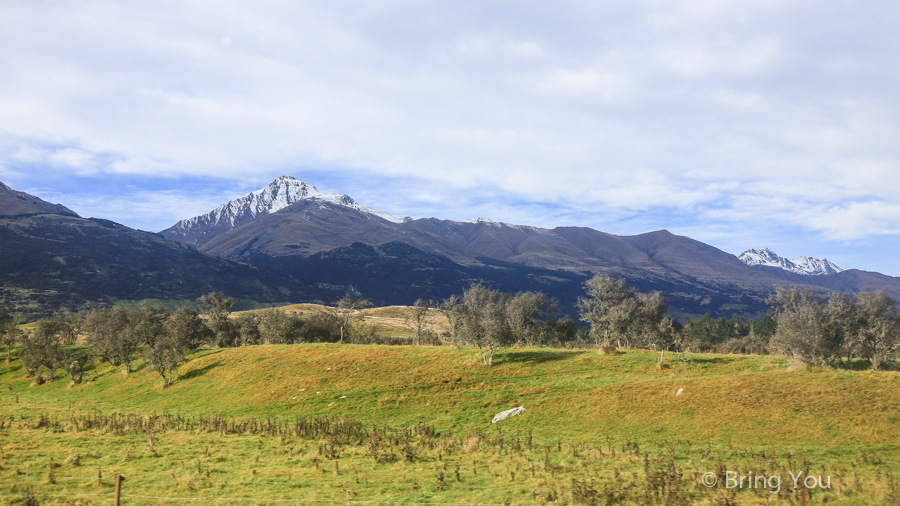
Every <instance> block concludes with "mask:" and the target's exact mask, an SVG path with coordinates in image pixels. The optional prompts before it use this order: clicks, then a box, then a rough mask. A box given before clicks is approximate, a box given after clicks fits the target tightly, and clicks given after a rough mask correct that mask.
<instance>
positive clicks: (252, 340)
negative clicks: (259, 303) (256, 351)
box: [234, 313, 263, 346]
mask: <svg viewBox="0 0 900 506" xmlns="http://www.w3.org/2000/svg"><path fill="white" fill-rule="evenodd" d="M261 324H262V317H261V316H260V315H258V314H256V313H241V314H240V315H238V317H237V318H235V319H234V328H235V330H237V335H238V342H237V345H238V346H253V345H256V344H260V343H261V342H263V339H262V333H261V332H260V326H261Z"/></svg>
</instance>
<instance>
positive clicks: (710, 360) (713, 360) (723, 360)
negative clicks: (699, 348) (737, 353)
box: [685, 357, 735, 364]
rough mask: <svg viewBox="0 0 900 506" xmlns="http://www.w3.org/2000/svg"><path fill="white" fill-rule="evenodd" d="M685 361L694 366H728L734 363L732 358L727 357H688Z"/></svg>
mask: <svg viewBox="0 0 900 506" xmlns="http://www.w3.org/2000/svg"><path fill="white" fill-rule="evenodd" d="M685 361H687V362H692V363H694V364H730V363H732V362H734V361H735V359H733V358H727V357H689V358H686V359H685Z"/></svg>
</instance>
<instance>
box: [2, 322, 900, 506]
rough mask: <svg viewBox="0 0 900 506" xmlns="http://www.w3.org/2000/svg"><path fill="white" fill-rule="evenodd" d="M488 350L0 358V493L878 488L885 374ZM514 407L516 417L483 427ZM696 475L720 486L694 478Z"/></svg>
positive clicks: (899, 450)
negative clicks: (35, 371)
mask: <svg viewBox="0 0 900 506" xmlns="http://www.w3.org/2000/svg"><path fill="white" fill-rule="evenodd" d="M296 309H309V308H305V307H298V308H296ZM382 311H383V310H382ZM499 358H500V360H499V362H498V363H497V364H496V365H494V366H493V367H486V366H484V365H482V364H481V363H480V359H479V357H478V356H477V354H476V353H474V352H471V351H464V350H456V349H450V348H440V347H411V346H406V347H388V346H355V345H335V344H329V345H325V344H320V345H292V346H252V347H244V348H236V349H225V350H221V349H216V350H203V351H200V352H198V353H196V354H195V355H193V356H192V357H191V360H190V362H188V363H187V364H186V365H185V366H183V367H182V369H181V371H180V378H179V379H178V380H177V381H176V382H175V383H174V384H173V385H172V386H170V387H169V388H166V389H162V388H160V381H159V379H158V377H157V376H156V374H155V373H153V372H152V371H149V370H148V369H147V368H146V367H142V368H141V369H139V370H138V371H137V372H134V373H132V374H130V375H128V376H127V377H126V376H123V375H122V374H121V372H120V371H118V370H111V369H109V368H108V367H107V366H100V367H98V368H96V369H94V370H92V371H90V372H89V375H90V379H89V380H88V381H86V382H85V383H83V384H80V385H69V384H68V381H67V380H65V379H63V378H61V377H59V376H58V377H57V379H56V380H55V381H53V382H52V383H49V384H44V385H40V386H34V385H32V386H29V383H30V380H29V379H27V378H25V377H23V375H22V374H21V370H20V363H19V361H18V360H15V361H13V362H12V363H11V364H7V363H0V381H2V382H3V383H4V384H6V385H8V389H4V392H3V394H2V396H0V420H2V425H0V430H2V434H3V435H4V436H5V438H4V439H5V441H6V443H5V444H4V445H3V468H0V502H2V503H4V504H12V503H16V504H18V503H19V502H21V500H24V498H26V497H28V496H29V494H30V495H31V496H32V497H34V498H36V499H38V500H40V501H41V504H65V503H66V502H65V501H66V500H67V499H68V498H72V497H79V498H82V499H84V500H87V499H91V500H93V499H96V500H98V501H100V500H103V499H101V498H102V497H104V496H105V497H107V498H108V497H109V495H108V494H110V493H111V492H112V490H113V488H112V487H113V482H112V481H111V479H110V478H111V477H112V476H114V475H115V474H122V475H124V476H125V477H126V481H125V486H124V491H125V499H126V503H128V502H127V501H132V502H134V501H138V502H141V503H149V504H181V503H184V502H188V501H194V500H203V499H206V500H216V501H217V504H221V503H226V504H232V503H234V504H245V503H246V501H248V500H252V501H257V502H260V503H266V502H269V501H301V502H310V501H312V502H329V503H330V502H350V503H354V502H356V501H375V502H390V503H394V502H411V501H412V502H416V503H421V504H446V503H454V504H461V503H463V504H464V503H467V504H475V503H478V504H503V503H511V504H512V503H515V504H542V503H543V504H546V503H559V504H594V503H596V500H597V499H601V500H602V502H601V503H607V504H707V505H711V504H722V502H721V501H722V500H725V499H727V500H728V501H729V502H728V504H741V505H748V504H756V505H762V504H770V501H771V500H772V499H773V498H776V496H775V495H770V494H778V495H777V498H778V499H783V500H786V501H791V502H793V503H794V504H799V499H800V498H799V493H800V491H799V490H798V489H796V488H794V487H793V486H791V482H790V481H789V480H790V478H789V473H790V472H793V473H795V474H796V473H797V472H799V471H801V470H802V471H803V472H804V473H806V474H809V475H816V476H823V477H828V478H829V480H830V483H831V484H832V488H831V489H828V490H824V491H823V490H812V491H810V498H811V500H813V504H819V503H821V502H822V501H823V500H826V501H827V502H828V503H829V504H846V505H863V504H876V503H877V504H890V503H891V501H895V500H896V499H897V495H896V493H895V481H894V478H893V477H894V476H897V475H898V474H900V465H898V460H900V447H898V446H897V444H896V442H897V440H898V439H900V419H898V417H897V415H896V413H897V411H898V409H900V388H898V386H900V373H897V372H893V373H871V372H855V371H846V370H845V371H792V370H788V369H786V368H785V365H784V362H783V361H782V360H781V359H778V358H773V357H760V356H726V355H694V356H691V357H688V358H689V359H690V360H688V361H680V360H674V359H673V358H674V357H671V356H670V357H669V361H670V363H671V364H672V366H671V367H670V368H669V369H665V370H659V369H657V368H656V366H655V364H656V361H657V359H658V356H657V355H656V354H655V353H651V352H645V351H626V352H625V353H623V354H621V355H616V356H608V355H606V356H604V355H598V354H597V353H596V352H595V351H571V350H559V349H538V350H535V349H517V350H506V351H505V352H504V353H503V354H502V355H501V357H499ZM682 389H683V390H682ZM679 390H681V395H678V393H679ZM515 406H524V407H525V412H524V414H523V415H521V416H518V417H515V418H510V419H509V420H506V421H503V422H501V423H500V424H497V425H492V424H491V418H492V417H493V416H494V414H496V413H498V412H499V411H501V410H505V409H508V408H511V407H515ZM732 469H736V470H738V471H737V472H741V473H743V474H746V473H747V470H748V469H753V470H757V472H759V473H766V474H770V475H778V476H781V477H782V478H781V481H780V483H779V487H778V489H777V490H775V489H774V487H772V488H771V489H766V488H763V489H762V490H759V489H758V488H757V490H739V491H735V490H728V489H726V488H725V487H724V486H723V485H722V484H723V483H724V480H725V476H724V473H725V471H726V470H732ZM713 470H717V472H718V473H720V474H721V475H722V476H721V478H722V481H721V482H720V484H719V485H717V486H716V487H715V488H707V487H706V486H704V485H703V483H704V482H702V481H701V479H705V478H703V477H704V476H706V475H707V474H709V472H710V471H713ZM98 473H99V475H100V478H99V479H98ZM704 473H705V474H704ZM29 487H31V488H29ZM666 497H678V498H679V500H678V501H677V502H672V500H670V499H665V498H666ZM592 498H593V500H592ZM17 500H18V501H19V502H16V501H17Z"/></svg>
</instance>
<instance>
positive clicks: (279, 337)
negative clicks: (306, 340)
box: [259, 309, 303, 344]
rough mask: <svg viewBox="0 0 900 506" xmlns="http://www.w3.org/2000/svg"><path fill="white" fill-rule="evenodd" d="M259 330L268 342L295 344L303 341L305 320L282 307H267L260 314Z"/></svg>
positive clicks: (262, 339) (263, 340)
mask: <svg viewBox="0 0 900 506" xmlns="http://www.w3.org/2000/svg"><path fill="white" fill-rule="evenodd" d="M259 332H260V339H261V341H262V342H264V343H266V344H293V343H296V342H300V341H303V320H301V319H300V318H298V317H297V316H294V315H293V314H288V313H286V312H284V311H283V310H281V309H267V310H266V311H263V312H262V314H261V315H260V320H259Z"/></svg>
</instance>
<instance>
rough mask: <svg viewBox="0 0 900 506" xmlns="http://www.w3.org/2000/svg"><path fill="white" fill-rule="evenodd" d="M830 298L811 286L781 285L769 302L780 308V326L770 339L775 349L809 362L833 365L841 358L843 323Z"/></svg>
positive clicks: (795, 358) (798, 359) (793, 357)
mask: <svg viewBox="0 0 900 506" xmlns="http://www.w3.org/2000/svg"><path fill="white" fill-rule="evenodd" d="M826 302H827V298H826V297H823V296H821V295H819V294H817V293H814V292H811V291H809V290H802V289H799V288H778V289H777V291H776V294H775V295H774V296H773V297H771V298H770V299H769V303H770V304H772V305H773V306H776V307H777V308H778V328H777V330H776V331H775V335H774V336H773V337H772V340H771V341H770V346H771V348H772V349H773V351H775V352H777V353H781V354H784V355H787V356H788V357H791V359H793V360H794V361H796V362H800V363H804V364H810V365H823V366H827V365H834V364H835V363H836V362H839V361H840V359H841V348H842V346H843V335H844V334H843V327H842V325H840V317H839V316H836V315H834V314H833V312H834V311H835V310H836V309H837V308H838V307H839V306H837V305H835V306H832V307H831V311H832V314H829V311H828V309H829V308H828V306H827V305H826Z"/></svg>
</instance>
